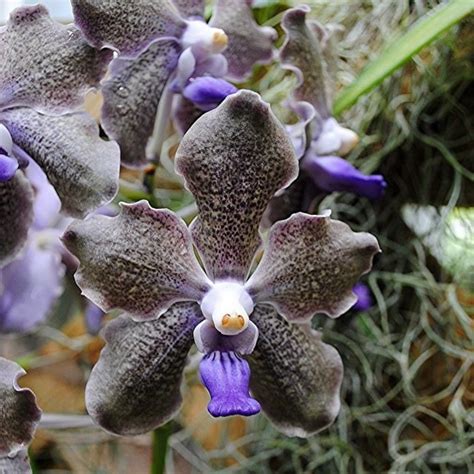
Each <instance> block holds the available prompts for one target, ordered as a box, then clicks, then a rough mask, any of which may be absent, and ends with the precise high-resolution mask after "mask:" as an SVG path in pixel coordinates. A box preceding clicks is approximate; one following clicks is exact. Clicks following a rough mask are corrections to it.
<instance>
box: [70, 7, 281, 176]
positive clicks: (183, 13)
mask: <svg viewBox="0 0 474 474" xmlns="http://www.w3.org/2000/svg"><path fill="white" fill-rule="evenodd" d="M72 5H73V11H74V16H75V20H76V24H77V25H78V26H79V27H80V28H81V29H82V31H83V32H84V34H85V36H86V37H87V38H88V39H89V41H90V42H91V43H92V44H93V45H95V46H96V47H98V48H100V47H110V48H113V49H115V50H116V51H117V52H118V53H119V54H118V58H117V59H115V60H114V61H113V62H112V66H111V76H110V78H109V79H108V80H107V81H106V82H105V84H104V86H103V94H104V107H103V109H102V125H103V127H104V129H105V130H106V132H107V134H108V135H109V136H110V137H111V138H113V139H115V140H116V141H117V142H118V143H119V144H120V147H121V152H122V163H123V164H124V165H125V166H128V167H132V168H133V167H143V166H144V165H146V164H147V163H148V161H149V160H150V159H155V160H156V159H158V158H159V152H160V148H161V144H162V142H163V140H164V134H165V132H166V126H167V123H168V120H169V117H170V115H173V116H174V122H175V125H176V128H177V129H178V131H179V132H182V133H184V132H185V131H186V130H187V129H188V128H189V127H190V126H191V124H192V122H193V121H194V120H195V119H196V118H197V117H199V116H200V115H202V113H203V112H204V111H208V110H210V109H212V108H214V107H216V106H217V105H218V104H219V103H220V102H222V100H223V99H225V97H227V96H228V95H230V94H233V93H234V92H236V88H235V87H234V86H233V85H232V84H230V83H229V82H227V80H242V79H244V78H245V77H246V76H248V74H249V73H250V72H251V70H252V67H253V66H254V65H255V64H257V63H263V62H268V61H270V60H271V59H272V58H273V46H272V44H273V40H274V39H275V38H276V33H275V31H274V30H273V29H272V28H264V27H260V26H258V25H257V24H256V22H255V21H254V19H253V17H252V10H251V2H249V1H248V0H217V1H216V5H215V10H214V15H213V17H212V18H211V20H210V22H209V24H207V23H206V22H205V21H204V1H202V0H197V1H191V2H190V1H184V0H160V1H158V2H157V1H156V0H140V1H136V2H131V1H129V0H111V1H107V2H97V1H96V0H72ZM244 51H245V53H244ZM226 79H227V80H226ZM173 96H174V99H175V100H174V104H173ZM172 109H174V111H173V114H172V113H171V112H172ZM137 118H139V120H138V119H137ZM152 136H153V140H151V141H150V138H151V137H152Z"/></svg>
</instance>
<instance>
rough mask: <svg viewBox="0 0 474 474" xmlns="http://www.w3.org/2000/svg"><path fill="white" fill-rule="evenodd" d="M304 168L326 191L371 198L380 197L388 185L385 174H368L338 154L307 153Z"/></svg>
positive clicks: (320, 187) (317, 184)
mask: <svg viewBox="0 0 474 474" xmlns="http://www.w3.org/2000/svg"><path fill="white" fill-rule="evenodd" d="M302 168H303V170H305V171H306V173H308V175H309V176H310V177H311V179H312V180H313V182H314V184H316V186H317V187H318V188H319V189H320V190H321V191H324V192H327V193H331V192H334V191H346V192H350V193H354V194H358V195H359V196H365V197H367V198H369V199H380V198H381V197H382V195H383V192H384V190H385V187H386V183H385V181H384V179H383V176H381V175H379V174H375V175H371V176H366V175H364V174H362V173H361V172H360V171H358V170H357V169H356V168H354V167H353V166H352V165H351V164H350V163H349V162H348V161H346V160H344V159H343V158H339V157H338V156H317V155H314V154H312V153H307V155H306V156H305V158H304V160H303V162H302Z"/></svg>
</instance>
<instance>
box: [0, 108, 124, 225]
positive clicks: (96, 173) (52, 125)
mask: <svg viewBox="0 0 474 474" xmlns="http://www.w3.org/2000/svg"><path fill="white" fill-rule="evenodd" d="M0 121H1V122H3V123H4V124H5V125H6V126H7V128H8V130H9V131H10V133H11V135H12V137H13V141H14V142H15V143H16V144H17V145H18V146H20V147H21V148H22V149H23V150H24V151H25V152H26V153H28V155H30V156H31V157H32V158H33V160H35V161H36V162H37V163H38V164H39V165H40V167H41V168H42V170H43V171H44V172H45V174H46V176H47V177H48V180H49V181H50V183H51V184H52V185H53V187H54V189H55V190H56V192H57V193H58V196H59V198H60V199H61V202H62V210H63V212H65V213H67V214H69V215H71V216H73V217H83V216H85V215H86V214H88V213H89V212H91V211H93V210H95V209H96V208H98V207H100V206H102V205H104V204H106V203H108V202H109V201H111V200H112V199H113V198H114V196H115V195H116V194H117V189H118V174H119V167H120V154H119V148H118V145H117V144H116V143H114V142H106V141H105V140H102V139H101V138H100V137H99V128H98V126H97V124H96V123H95V121H94V120H93V119H92V118H91V117H90V116H89V115H87V114H85V113H77V114H68V115H62V116H47V115H42V114H39V113H37V112H35V111H34V110H32V109H26V108H22V109H13V110H7V111H4V112H2V114H1V115H0Z"/></svg>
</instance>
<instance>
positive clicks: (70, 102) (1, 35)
mask: <svg viewBox="0 0 474 474" xmlns="http://www.w3.org/2000/svg"><path fill="white" fill-rule="evenodd" d="M111 59H112V51H110V50H102V51H98V50H96V49H94V48H92V47H91V46H90V45H89V44H88V43H87V42H86V41H85V39H84V38H83V36H82V34H81V32H80V31H79V30H78V29H77V28H76V27H75V26H72V25H69V26H64V25H61V24H60V23H56V22H55V21H53V20H52V19H51V18H50V17H49V15H48V11H47V10H46V8H45V7H43V6H42V5H35V6H28V7H21V8H18V9H16V10H14V11H13V13H12V14H11V15H10V20H9V22H8V23H7V26H6V27H5V28H4V29H2V30H0V71H2V74H1V75H0V108H5V107H7V106H8V107H11V106H27V107H34V108H35V109H36V110H38V111H42V112H55V113H62V112H64V111H67V110H70V109H71V108H73V107H77V106H79V105H80V104H81V103H82V101H83V96H84V94H85V93H86V92H87V91H88V90H89V89H90V88H92V87H96V86H98V84H99V82H100V80H101V79H102V77H103V76H104V74H105V73H106V71H107V65H108V63H109V62H110V60H111Z"/></svg>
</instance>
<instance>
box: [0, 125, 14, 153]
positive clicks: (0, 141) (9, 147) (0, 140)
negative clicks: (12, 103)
mask: <svg viewBox="0 0 474 474" xmlns="http://www.w3.org/2000/svg"><path fill="white" fill-rule="evenodd" d="M0 148H3V149H4V150H5V151H6V152H7V154H8V155H9V156H11V154H12V151H13V140H12V136H11V135H10V132H9V131H8V129H7V127H5V125H2V124H1V123H0Z"/></svg>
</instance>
